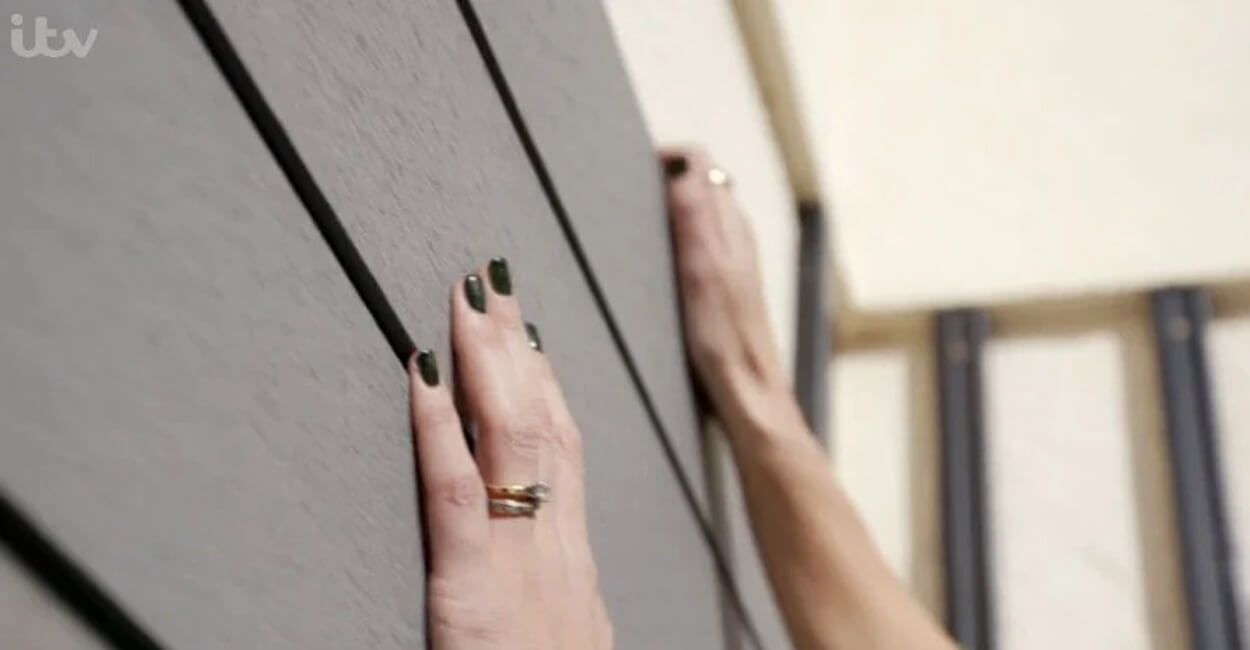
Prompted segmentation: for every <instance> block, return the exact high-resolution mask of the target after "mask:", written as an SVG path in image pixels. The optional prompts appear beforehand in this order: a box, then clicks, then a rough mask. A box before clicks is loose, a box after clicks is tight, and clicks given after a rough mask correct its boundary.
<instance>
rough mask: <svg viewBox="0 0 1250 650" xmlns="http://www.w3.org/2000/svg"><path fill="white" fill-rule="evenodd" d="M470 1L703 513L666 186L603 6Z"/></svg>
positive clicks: (557, 0)
mask: <svg viewBox="0 0 1250 650" xmlns="http://www.w3.org/2000/svg"><path fill="white" fill-rule="evenodd" d="M472 4H473V5H474V6H475V7H477V13H478V15H479V16H480V18H481V21H482V25H483V27H484V29H485V31H486V34H487V36H488V37H489V39H490V43H491V47H492V48H493V49H494V51H495V53H496V55H497V57H498V59H499V62H500V65H501V67H502V68H503V71H504V74H505V76H506V77H507V79H508V84H509V86H510V88H511V90H512V92H513V94H514V95H515V97H516V100H517V104H518V106H519V108H520V111H521V113H522V114H523V116H524V119H525V123H526V125H527V126H528V127H529V131H530V133H531V134H532V135H533V138H534V141H535V144H536V145H537V148H538V150H539V151H540V153H541V155H542V159H543V161H544V162H545V163H546V167H547V169H548V170H549V172H550V173H551V178H552V181H553V182H554V184H555V187H556V190H557V191H558V193H559V195H560V198H561V200H562V202H563V204H564V207H565V209H566V210H567V212H568V216H569V219H570V221H571V224H572V227H573V230H574V231H575V232H576V233H577V237H578V239H579V240H580V242H581V244H582V246H583V248H584V249H585V251H586V254H587V257H588V258H589V260H590V266H591V267H592V269H593V271H594V274H595V277H596V278H597V279H598V282H599V284H600V286H601V287H602V289H603V291H604V293H605V294H606V297H607V302H608V305H609V307H610V309H611V311H612V314H613V316H614V317H615V318H616V321H617V323H618V325H619V327H620V328H621V331H622V333H623V335H624V338H625V341H626V343H627V345H628V347H629V351H630V354H631V356H632V357H633V359H634V361H635V362H636V364H637V366H638V369H639V372H640V374H641V375H642V379H643V382H644V384H645V385H646V387H647V392H648V393H649V394H650V396H651V399H652V400H653V401H654V404H655V407H656V410H657V412H658V415H659V417H660V420H661V421H662V422H663V424H664V428H665V429H666V430H667V432H668V435H669V439H670V441H671V443H672V445H673V448H674V450H675V451H676V453H677V455H678V457H679V458H680V459H681V464H682V467H683V468H684V470H685V472H686V474H687V476H689V477H690V479H691V483H692V486H693V487H694V489H695V490H696V492H697V493H698V494H699V498H700V505H701V506H702V507H703V508H704V511H705V513H706V512H708V511H707V489H708V486H707V484H706V479H705V473H704V470H705V468H704V464H703V461H702V458H703V452H702V451H701V449H702V438H701V433H700V431H701V430H700V428H699V426H698V421H697V417H696V411H695V408H694V404H695V402H694V395H693V391H692V389H691V385H690V378H689V374H688V372H687V370H686V368H687V366H686V357H685V350H684V348H683V346H682V342H681V336H680V332H681V318H680V304H679V302H678V296H677V291H676V288H677V285H676V283H675V281H674V278H675V275H674V272H673V258H672V250H671V248H670V243H669V241H670V240H669V227H668V216H667V211H666V208H665V202H664V188H663V185H662V184H661V179H660V171H659V164H658V162H657V159H656V152H655V149H654V145H653V144H652V142H651V137H650V135H649V134H648V133H647V130H646V126H645V125H644V123H643V120H642V113H641V111H640V109H639V107H638V102H637V98H636V97H635V96H634V93H633V89H632V88H631V87H630V85H629V79H628V77H627V76H626V73H625V69H624V67H623V64H622V62H621V58H620V53H619V51H618V50H617V47H616V40H615V38H614V36H613V34H612V30H611V27H610V25H609V24H608V21H607V16H606V15H605V14H604V10H603V7H602V6H601V4H600V3H598V2H585V1H584V0H539V1H531V2H514V1H512V0H473V2H472Z"/></svg>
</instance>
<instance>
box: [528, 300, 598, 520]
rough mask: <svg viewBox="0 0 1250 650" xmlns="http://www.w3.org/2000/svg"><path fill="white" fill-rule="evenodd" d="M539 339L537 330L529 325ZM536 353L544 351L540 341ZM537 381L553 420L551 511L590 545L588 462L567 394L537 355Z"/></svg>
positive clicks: (550, 434) (550, 436) (549, 444)
mask: <svg viewBox="0 0 1250 650" xmlns="http://www.w3.org/2000/svg"><path fill="white" fill-rule="evenodd" d="M527 328H532V330H533V333H534V334H535V335H537V333H538V329H537V328H536V327H534V326H533V325H532V324H527ZM535 350H536V351H538V352H541V351H542V347H541V339H538V343H537V346H536V347H535ZM534 356H535V371H536V372H535V374H534V380H535V383H536V384H537V386H538V390H539V392H540V393H541V394H542V396H543V401H544V403H545V404H546V407H547V412H548V413H549V414H550V417H551V428H550V429H549V432H548V436H547V448H548V449H549V450H550V454H549V456H550V458H549V460H550V462H549V463H547V464H546V465H545V467H549V468H550V474H549V478H548V481H549V482H550V483H551V487H552V495H553V496H552V500H551V503H550V504H548V507H550V508H552V509H553V510H554V513H553V518H554V520H555V521H556V522H557V525H558V526H559V527H560V529H561V530H562V531H563V532H564V533H565V534H567V535H572V536H576V537H577V538H579V539H578V541H579V542H581V543H585V544H586V545H588V544H589V542H588V540H587V536H586V482H585V475H586V472H585V459H584V455H583V451H582V449H583V447H582V435H581V431H580V430H579V429H578V427H577V423H576V422H574V420H573V414H572V413H571V412H569V407H568V403H567V402H566V401H565V399H564V391H563V390H562V389H561V388H560V382H559V380H558V379H556V375H555V371H554V370H553V369H552V367H551V363H550V362H549V361H548V360H547V357H546V355H544V354H536V355H534Z"/></svg>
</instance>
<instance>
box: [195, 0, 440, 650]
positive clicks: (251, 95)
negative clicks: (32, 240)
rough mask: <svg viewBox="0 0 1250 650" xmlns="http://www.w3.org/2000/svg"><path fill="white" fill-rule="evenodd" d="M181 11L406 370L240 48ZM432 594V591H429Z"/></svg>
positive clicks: (382, 298)
mask: <svg viewBox="0 0 1250 650" xmlns="http://www.w3.org/2000/svg"><path fill="white" fill-rule="evenodd" d="M178 5H179V6H180V7H181V8H182V12H183V13H184V14H185V15H186V17H187V21H188V22H190V23H191V26H192V28H194V30H195V32H196V34H198V35H199V37H200V40H201V42H202V43H203V44H204V49H205V50H207V51H208V54H209V56H210V57H211V58H212V59H213V62H214V63H215V64H216V65H217V68H218V70H220V71H221V75H222V77H224V78H225V80H226V84H227V85H228V86H229V87H230V89H231V90H232V91H233V92H234V94H235V97H236V98H237V99H238V101H239V104H240V105H242V107H243V110H244V112H245V113H247V116H248V118H250V119H251V120H252V125H253V127H254V128H255V129H256V131H257V133H258V134H259V135H260V137H261V139H262V140H263V141H264V143H265V146H266V147H267V148H268V149H269V153H270V155H272V156H273V158H274V161H275V162H276V163H277V165H278V168H279V169H281V170H282V173H283V175H285V176H286V179H287V183H289V184H290V186H291V189H292V190H293V191H294V192H295V195H296V197H298V198H299V201H300V203H301V204H303V206H304V209H305V210H307V211H308V214H309V216H310V217H311V218H312V220H313V223H314V224H315V225H316V227H317V230H318V231H319V232H320V233H321V237H322V239H324V240H325V242H326V244H327V245H328V246H329V247H330V252H331V254H333V255H334V258H335V259H336V260H337V261H338V263H339V266H340V267H341V268H342V269H343V273H344V275H346V276H347V279H348V281H350V282H351V284H352V287H354V288H355V290H356V294H357V295H358V296H360V300H361V301H362V302H363V303H364V304H365V308H366V309H368V310H369V314H370V316H372V317H373V321H374V322H375V323H376V324H377V326H378V329H379V330H381V332H382V336H383V337H384V338H385V339H386V342H387V344H388V345H390V346H391V351H392V352H393V353H394V354H395V358H396V359H397V360H398V361H399V363H400V365H401V366H404V367H405V368H406V367H407V365H408V359H409V358H410V357H411V356H412V354H413V352H414V351H415V350H416V346H414V345H413V343H412V337H411V336H410V335H409V334H408V330H407V329H406V328H404V324H403V321H401V320H400V319H399V315H398V314H396V312H395V308H394V307H392V306H391V302H390V300H389V299H388V298H387V297H386V294H385V293H384V292H383V291H382V287H381V285H379V284H378V280H377V278H376V277H374V275H373V271H372V270H370V269H369V266H368V265H367V264H366V263H365V260H364V257H362V256H361V254H360V251H359V250H358V249H357V248H356V244H355V242H353V241H352V239H351V237H350V236H349V235H348V233H347V229H346V228H344V227H343V222H342V221H341V220H340V219H339V216H338V214H337V213H336V212H335V211H334V208H333V207H332V206H331V205H330V201H329V199H327V198H326V196H325V194H324V193H323V192H322V191H321V188H320V187H319V186H318V185H317V182H316V180H315V179H314V178H313V175H312V172H311V171H309V169H308V165H306V164H305V163H304V159H303V157H302V156H300V154H299V151H298V150H297V149H296V148H295V143H294V141H292V139H291V136H290V135H289V134H288V133H287V131H286V128H285V127H283V126H282V122H281V121H280V120H279V119H278V115H277V113H275V112H274V110H273V108H272V107H270V106H269V102H268V101H267V100H266V99H265V96H264V94H262V93H261V91H260V87H259V86H258V85H257V84H256V81H255V79H253V78H252V75H251V73H250V72H248V70H247V66H245V65H244V64H243V59H242V58H241V57H240V56H239V53H238V51H237V50H235V48H234V44H233V43H231V42H230V38H229V37H228V36H227V35H226V32H225V30H224V29H223V28H222V26H221V23H220V22H218V21H217V17H216V16H215V15H214V14H213V12H212V10H211V9H210V8H209V7H208V5H207V4H205V2H204V0H178ZM413 471H414V472H415V473H416V475H417V509H418V511H417V513H416V514H417V517H418V518H419V520H420V522H421V526H420V528H421V531H420V532H421V557H422V559H423V561H424V563H425V568H426V570H427V571H428V570H429V566H430V557H429V553H430V544H429V537H428V535H429V530H430V529H429V526H428V525H427V521H426V515H427V513H426V510H425V507H424V504H425V498H424V494H423V490H422V482H421V480H420V476H419V474H420V472H419V470H418V469H417V468H416V467H415V464H414V467H413ZM427 588H428V585H427ZM422 616H423V617H424V618H425V628H426V629H427V630H428V629H429V620H428V616H429V612H428V611H422ZM425 636H426V638H425V644H424V645H425V646H426V647H429V645H430V643H431V642H432V641H431V639H430V635H428V634H427V635H425Z"/></svg>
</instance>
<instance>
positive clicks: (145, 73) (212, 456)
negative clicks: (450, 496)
mask: <svg viewBox="0 0 1250 650" xmlns="http://www.w3.org/2000/svg"><path fill="white" fill-rule="evenodd" d="M0 9H3V10H4V11H3V12H0V13H4V14H8V13H10V12H18V11H21V12H27V15H44V16H47V17H48V18H49V23H50V24H51V25H53V26H59V27H73V28H76V29H85V28H96V29H98V30H99V35H98V39H97V41H96V43H95V46H94V49H93V50H92V51H91V53H90V55H89V56H88V57H87V58H85V59H81V60H79V59H76V58H73V57H67V58H62V59H20V58H18V57H15V56H11V55H9V54H8V52H7V51H3V50H0V79H3V80H4V81H3V83H4V86H5V88H4V99H3V101H0V151H3V152H4V156H3V157H0V194H2V195H3V196H4V197H5V206H4V210H3V212H2V213H0V305H3V310H2V311H0V413H2V414H3V416H2V418H3V419H2V421H3V426H4V433H3V435H0V485H2V486H3V488H4V490H5V491H6V493H8V494H9V495H10V496H11V497H12V498H13V499H14V500H16V501H17V502H18V503H19V504H21V505H22V507H23V509H24V510H25V511H26V512H27V513H29V514H30V515H31V516H32V518H33V519H34V520H35V522H36V523H37V524H38V525H39V527H40V528H42V529H43V530H45V531H46V532H48V533H49V534H50V536H51V537H52V538H53V539H55V540H56V541H57V542H58V543H59V544H60V545H61V546H62V548H64V549H65V550H66V551H67V552H68V553H69V554H70V555H71V556H73V557H74V558H76V559H77V560H78V561H79V562H80V563H82V564H83V565H85V566H86V567H87V569H88V570H89V571H90V572H91V573H92V574H93V575H94V576H96V577H97V578H98V579H99V580H100V581H101V582H102V583H103V584H104V586H105V587H106V588H107V589H108V590H109V591H110V592H111V593H113V594H115V595H116V596H117V597H118V598H119V600H120V601H122V603H123V605H124V606H125V607H126V609H127V610H129V611H130V612H131V613H133V614H135V615H136V616H137V617H138V618H139V620H140V622H141V623H142V624H143V625H144V626H145V627H146V628H147V629H148V630H150V631H152V632H153V633H154V634H155V636H156V637H158V638H159V639H160V640H162V641H163V642H165V643H167V644H168V645H169V646H170V647H172V648H177V649H179V650H183V649H195V648H205V649H214V650H216V649H219V648H265V649H266V650H277V649H283V648H290V649H292V650H294V649H299V650H307V649H316V648H326V649H327V650H328V649H336V650H337V649H339V648H396V649H398V648H414V647H419V646H420V644H421V636H422V629H421V628H422V598H423V596H422V591H423V580H424V576H423V570H422V565H421V548H420V535H419V529H418V523H417V513H416V503H415V486H414V478H413V477H414V473H413V467H412V464H413V461H412V450H411V443H410V435H409V431H408V422H407V408H406V378H405V377H404V375H403V373H402V372H401V369H400V367H399V366H398V365H397V364H396V363H395V360H394V358H393V357H392V356H391V354H390V351H389V349H388V348H387V346H386V344H385V342H384V341H383V340H382V337H381V336H380V334H379V333H378V331H377V328H376V327H375V325H374V324H373V323H372V321H371V320H370V319H369V317H368V314H367V313H366V311H365V309H364V308H363V305H362V304H361V302H360V300H359V299H358V298H357V296H356V295H355V294H354V293H353V291H352V289H351V288H350V287H349V286H348V283H347V282H346V280H345V278H344V277H343V276H342V274H341V270H340V269H339V267H338V265H337V264H336V262H335V261H334V259H333V258H332V257H331V255H330V253H329V251H328V249H327V247H326V246H325V244H324V242H323V241H322V240H321V238H320V237H319V235H318V234H317V232H316V231H315V230H314V228H313V226H312V223H311V221H310V220H309V218H308V216H307V214H305V213H304V212H303V210H302V209H301V207H300V206H299V204H298V203H297V201H296V200H295V198H294V197H293V195H292V194H291V192H290V190H289V189H288V186H287V184H286V182H285V181H284V180H283V178H282V176H281V174H280V173H279V171H278V170H277V169H276V168H275V167H274V165H273V164H272V161H271V159H270V156H269V155H268V153H267V152H266V151H265V149H264V147H263V145H262V143H261V141H260V140H259V139H258V138H257V136H256V134H255V132H254V131H253V130H252V128H251V125H250V124H249V123H248V121H247V119H246V116H244V115H243V113H242V111H241V110H240V109H239V107H238V105H237V103H236V101H235V99H234V97H233V96H232V95H231V93H230V91H229V89H228V88H227V87H226V86H225V84H224V83H223V81H222V80H221V78H220V75H219V74H218V73H217V71H216V69H215V68H214V66H213V64H212V63H211V61H209V60H208V58H207V56H206V54H205V53H204V50H203V48H202V47H201V45H200V43H199V42H198V41H197V38H196V35H195V34H194V33H193V32H192V31H191V29H190V28H189V26H188V25H187V23H186V21H185V19H184V18H183V16H182V15H181V13H180V12H179V10H178V7H177V5H176V4H175V3H173V2H170V1H167V0H142V1H140V0H125V1H123V0H81V1H78V2H69V1H64V2H47V1H44V0H41V1H36V0H30V1H28V2H13V1H6V2H3V3H0Z"/></svg>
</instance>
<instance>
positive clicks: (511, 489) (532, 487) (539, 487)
mask: <svg viewBox="0 0 1250 650" xmlns="http://www.w3.org/2000/svg"><path fill="white" fill-rule="evenodd" d="M486 496H488V497H491V498H492V499H517V500H520V501H533V502H535V503H546V502H547V500H548V499H550V498H551V486H550V485H548V484H547V483H546V482H544V481H538V482H537V483H531V484H529V485H487V486H486Z"/></svg>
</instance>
